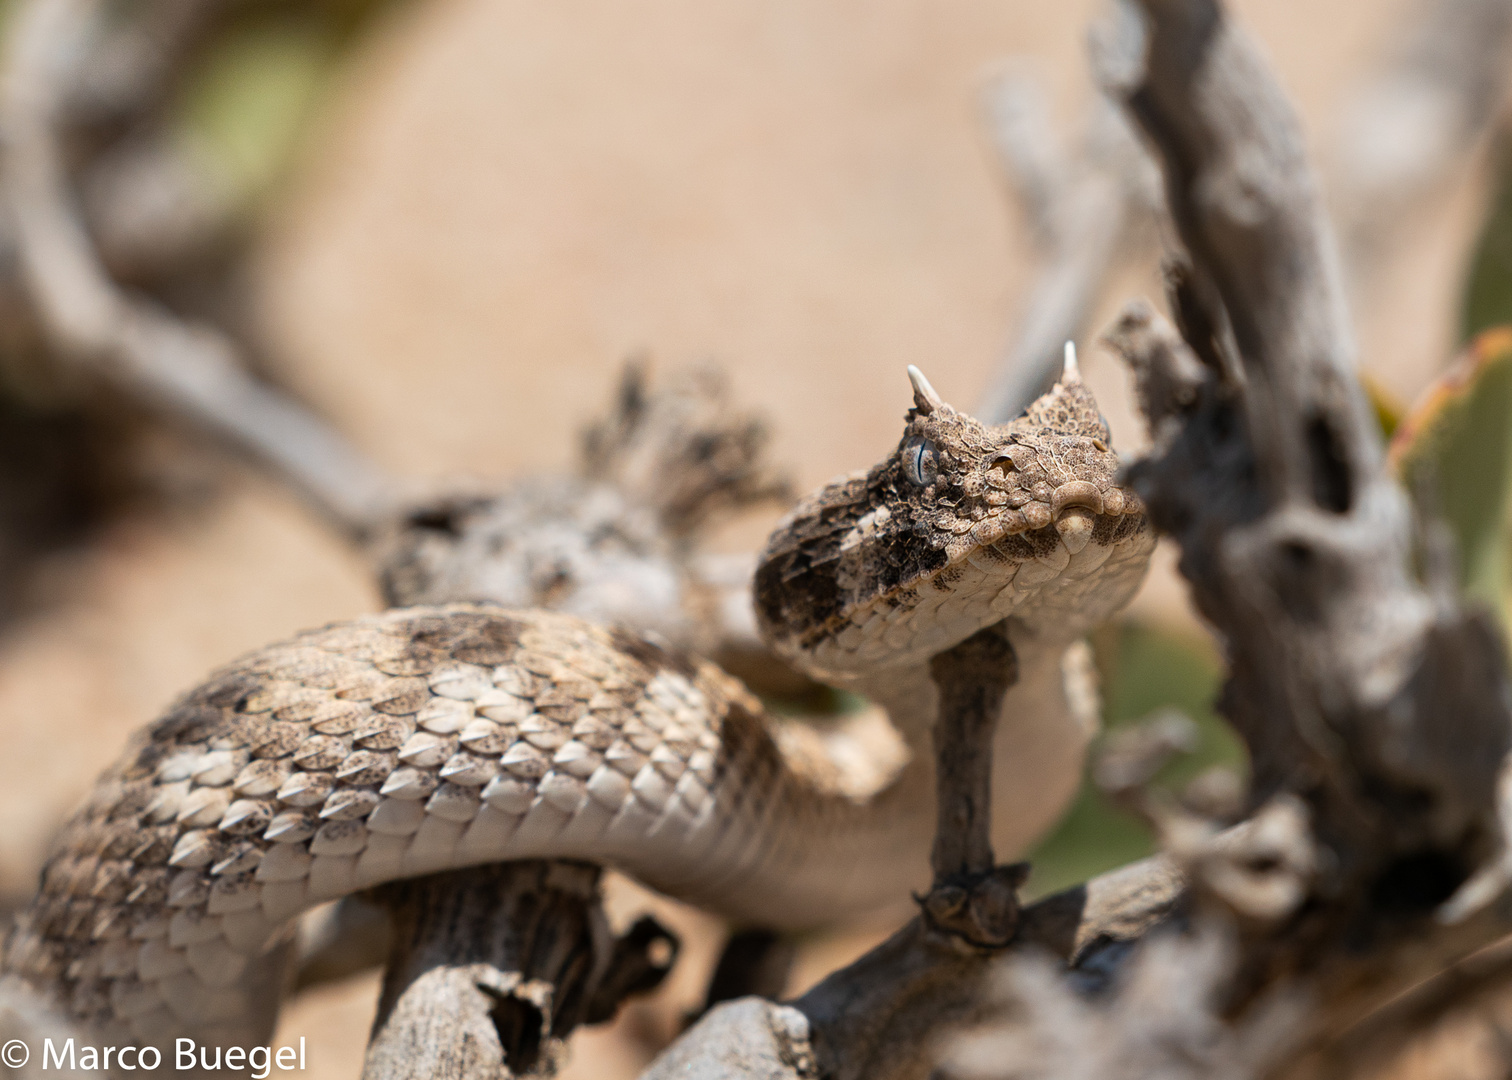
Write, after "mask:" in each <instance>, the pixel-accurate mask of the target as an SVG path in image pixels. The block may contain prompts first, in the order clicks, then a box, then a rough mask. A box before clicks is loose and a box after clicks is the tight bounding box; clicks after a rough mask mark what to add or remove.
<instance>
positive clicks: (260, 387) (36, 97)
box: [0, 0, 388, 536]
mask: <svg viewBox="0 0 1512 1080" xmlns="http://www.w3.org/2000/svg"><path fill="white" fill-rule="evenodd" d="M12 18H13V20H14V24H13V26H12V27H11V28H10V31H11V32H10V34H9V38H8V48H7V50H6V56H5V75H4V79H3V81H0V126H3V130H4V133H5V148H4V149H5V153H4V155H3V160H0V200H3V205H4V211H5V214H6V217H7V218H8V219H9V224H10V227H11V228H12V229H13V230H14V237H15V244H16V248H17V253H18V255H19V260H20V264H21V270H22V274H23V277H24V278H25V281H26V284H27V287H28V288H29V289H30V291H31V293H32V296H33V300H34V304H35V307H36V310H37V314H38V317H39V318H40V321H41V323H42V327H43V330H44V333H45V336H46V338H47V340H48V342H49V343H50V345H51V347H52V349H53V351H54V353H55V354H56V355H57V357H58V358H59V359H61V360H64V361H67V362H69V363H71V364H74V365H77V366H78V367H79V368H80V369H81V370H83V371H84V372H86V373H88V374H89V375H91V376H92V377H95V378H100V379H105V380H108V381H109V382H112V383H114V384H115V385H116V386H118V387H120V388H122V389H123V390H125V391H126V392H127V393H129V394H130V395H132V396H133V397H135V398H137V399H140V400H141V401H143V402H144V403H145V404H147V405H149V406H150V407H153V408H155V409H156V410H158V411H159V412H161V413H162V414H164V415H165V416H167V417H169V418H171V419H172V420H174V421H177V422H181V423H187V424H189V425H191V426H193V427H195V428H198V429H200V430H202V431H205V432H207V433H209V434H210V435H212V436H214V437H215V438H217V439H219V440H221V441H223V442H225V443H227V444H228V445H230V446H232V447H234V448H236V449H238V450H240V451H241V452H243V453H246V454H248V455H250V456H251V457H253V458H254V459H256V460H259V461H261V462H262V463H264V464H265V465H267V466H270V467H271V468H273V469H274V470H275V471H276V472H278V473H279V474H280V475H281V476H283V477H284V478H285V479H287V480H288V482H289V483H290V484H291V486H293V487H294V488H295V489H296V490H297V491H299V492H300V493H301V494H303V495H304V496H305V498H306V499H308V500H309V501H310V502H311V503H313V504H314V505H315V506H316V507H317V508H318V509H319V510H321V511H322V512H323V513H324V514H325V515H326V517H327V518H329V519H330V520H331V521H332V522H334V523H335V524H336V525H338V526H339V527H340V528H341V529H342V530H343V531H345V532H346V533H348V534H351V535H357V536H361V535H364V534H365V533H366V532H367V531H368V530H369V529H370V528H371V527H372V525H373V523H374V520H375V516H376V515H378V514H379V513H380V512H381V511H382V510H383V509H384V508H385V506H386V492H387V489H388V481H387V479H386V478H385V477H384V476H383V475H382V474H381V473H380V472H379V471H378V470H377V469H376V468H375V467H374V466H373V465H372V464H371V463H370V462H368V461H367V460H366V459H365V458H363V457H362V456H361V455H359V454H358V453H357V452H356V451H355V450H354V449H353V448H352V447H351V446H350V445H349V444H348V443H346V442H345V441H344V440H343V439H342V438H341V437H340V436H338V435H337V434H336V433H335V432H334V431H333V430H332V429H331V428H330V427H329V426H328V425H326V424H325V423H324V422H323V421H322V420H320V419H319V418H317V417H316V416H314V415H313V414H312V413H310V412H308V411H307V410H305V409H304V408H303V407H301V406H299V405H298V404H296V403H295V402H293V401H292V400H290V399H289V398H288V397H286V396H284V395H283V394H281V393H278V392H277V391H275V390H274V389H272V388H271V387H269V386H267V385H265V384H263V383H261V382H259V381H257V380H256V379H254V378H253V377H252V376H251V375H249V374H248V372H247V370H246V368H245V367H244V366H243V364H242V363H241V362H240V359H239V357H238V350H237V348H236V346H235V345H234V344H233V343H232V341H231V340H230V338H228V337H227V336H226V335H225V334H223V333H221V332H219V331H217V330H215V329H212V328H210V327H207V326H194V325H191V324H188V323H186V322H184V321H182V320H180V319H178V318H176V317H174V316H173V315H171V314H169V313H168V312H167V311H165V310H164V309H162V308H160V307H157V306H155V305H153V304H152V303H150V302H149V301H147V300H146V299H144V298H140V297H133V296H129V295H127V294H126V293H124V292H123V291H122V290H121V289H120V288H119V287H117V286H116V284H115V283H114V282H113V281H112V280H111V279H110V277H109V275H108V274H107V273H106V271H105V269H104V267H103V266H102V265H101V263H100V259H99V255H98V253H97V252H96V251H95V249H94V246H93V244H92V242H91V240H90V238H89V236H88V234H87V233H86V231H85V229H84V226H83V223H82V220H81V216H80V214H79V211H78V208H77V206H76V205H75V202H74V199H73V197H72V196H71V194H70V190H69V177H68V173H67V171H66V169H65V165H64V156H63V152H62V148H61V146H60V142H59V136H60V127H61V125H62V123H63V121H64V119H65V114H66V111H67V107H68V105H69V102H70V98H69V95H70V92H71V90H72V89H73V88H74V87H75V86H76V85H77V83H78V72H79V70H80V65H81V64H82V63H84V61H85V59H86V58H87V57H88V56H89V55H90V54H89V51H88V47H89V45H90V43H91V41H92V40H93V37H94V35H95V34H96V33H97V32H98V27H99V23H100V4H99V2H98V0H31V2H29V3H28V4H26V5H25V6H24V7H23V8H22V9H21V10H19V11H17V12H16V13H15V14H14V15H13V16H12ZM143 78H144V79H145V78H146V76H145V75H144V76H143ZM149 81H150V80H149ZM143 92H144V93H145V92H146V91H145V90H144V91H143Z"/></svg>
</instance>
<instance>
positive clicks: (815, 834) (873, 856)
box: [719, 624, 1097, 919]
mask: <svg viewBox="0 0 1512 1080" xmlns="http://www.w3.org/2000/svg"><path fill="white" fill-rule="evenodd" d="M1009 636H1010V640H1011V641H1013V643H1014V647H1015V652H1016V654H1017V658H1018V661H1019V672H1020V678H1019V680H1018V681H1017V682H1016V683H1015V684H1014V685H1013V686H1011V687H1010V688H1009V690H1008V692H1007V693H1006V694H1005V695H1004V698H1003V705H1002V711H1001V714H1000V718H999V722H998V726H997V731H996V734H995V738H994V742H993V751H992V752H993V791H992V794H993V800H992V801H993V818H992V838H993V847H994V851H995V852H996V854H997V856H998V858H999V859H1001V860H1003V861H1008V860H1011V859H1014V858H1018V857H1020V856H1022V855H1023V854H1024V853H1025V852H1026V851H1028V850H1029V848H1030V847H1031V846H1032V845H1033V844H1034V842H1035V841H1036V840H1038V839H1039V838H1040V837H1041V836H1043V835H1044V834H1045V833H1046V832H1047V831H1048V830H1049V829H1050V827H1051V826H1052V825H1054V823H1055V821H1056V820H1057V818H1059V816H1060V815H1061V813H1062V812H1063V811H1064V809H1065V808H1066V806H1067V805H1068V804H1069V802H1070V800H1071V798H1072V797H1073V796H1074V794H1075V792H1076V790H1077V787H1078V785H1079V783H1080V779H1081V771H1082V763H1083V759H1084V757H1085V753H1086V748H1087V745H1088V743H1089V741H1090V740H1091V738H1092V736H1093V734H1095V732H1096V729H1097V694H1096V689H1095V685H1096V684H1095V680H1094V677H1093V674H1092V670H1091V664H1090V653H1089V650H1088V649H1087V648H1086V646H1085V645H1084V644H1082V643H1081V642H1079V641H1077V642H1068V641H1066V640H1065V639H1064V638H1063V637H1060V638H1057V637H1052V636H1049V635H1036V634H1034V633H1033V632H1031V631H1030V630H1029V629H1028V628H1027V627H1024V626H1021V625H1014V624H1011V625H1010V634H1009ZM840 681H842V682H844V683H846V688H847V689H854V690H856V691H857V692H861V693H864V694H865V696H867V697H868V698H869V699H870V700H871V701H872V702H873V704H875V705H877V706H879V707H880V708H881V710H883V711H884V712H885V714H886V717H887V720H888V721H889V722H890V728H891V731H890V733H887V734H890V736H891V739H890V741H889V739H888V738H887V736H886V735H884V734H881V733H879V732H878V731H877V730H876V727H875V726H866V727H864V728H863V730H862V731H860V732H859V733H857V734H856V735H855V736H854V737H853V736H850V735H847V736H845V737H841V738H831V739H830V740H828V741H827V742H821V741H819V740H817V739H815V741H814V742H812V743H810V744H809V745H808V746H804V745H803V742H804V740H805V739H810V738H815V737H814V736H813V735H812V733H810V734H809V735H807V736H805V735H802V734H801V733H799V732H797V731H795V733H794V735H793V741H792V742H790V743H788V744H787V745H785V746H784V750H785V752H786V756H787V758H788V760H789V762H790V763H793V764H794V765H797V763H798V762H801V761H803V760H805V759H807V760H810V761H812V760H814V758H815V756H816V755H817V754H826V755H827V757H828V761H829V763H830V765H831V766H832V767H833V770H834V774H835V775H839V774H845V775H849V776H852V777H854V776H857V775H867V776H870V777H872V778H873V780H872V782H871V784H870V785H869V786H867V787H865V788H859V787H856V786H851V787H848V788H847V789H846V790H844V791H837V790H834V789H830V790H828V791H823V788H824V787H825V785H824V784H823V783H818V784H813V785H803V786H801V787H797V788H791V789H788V797H789V798H790V799H792V800H793V804H792V805H789V806H785V807H783V808H780V809H779V810H778V811H777V812H776V813H774V814H773V815H772V819H773V820H794V821H808V822H811V823H814V822H822V823H823V827H822V828H809V829H806V830H805V832H804V835H803V837H802V842H801V843H797V842H795V843H792V844H790V845H785V846H786V849H787V850H788V851H790V852H801V856H800V857H797V858H793V859H792V860H791V861H789V862H788V863H787V869H786V870H785V872H784V873H783V874H781V875H771V876H770V877H769V880H768V881H767V882H766V883H765V884H764V886H763V890H762V894H761V895H762V909H763V911H762V913H763V914H764V915H765V916H766V917H767V918H769V919H770V918H772V917H773V913H774V912H780V911H783V910H784V909H787V908H791V909H792V911H793V912H794V913H797V912H800V911H803V910H812V900H813V897H814V896H815V895H818V894H820V893H823V894H824V895H825V896H826V904H825V907H826V910H827V912H828V913H829V915H830V916H831V917H835V916H838V915H844V914H847V913H858V912H862V911H865V910H866V909H868V908H876V907H877V905H878V903H879V901H883V900H885V898H887V897H889V896H891V897H895V898H897V899H898V900H900V901H902V900H903V899H904V898H906V897H907V896H908V895H909V894H910V893H911V892H915V891H918V890H920V889H922V888H924V887H926V886H927V885H928V880H929V846H930V843H931V842H932V840H933V836H934V829H935V765H934V760H935V759H934V748H933V733H934V727H935V720H936V715H937V710H938V700H939V694H938V690H937V688H936V686H935V683H934V680H933V678H932V677H931V675H930V672H929V666H928V664H925V663H917V664H910V665H905V666H901V667H898V668H894V669H891V670H887V671H883V672H877V673H875V674H874V675H873V676H871V677H870V678H868V679H866V680H865V681H864V682H863V681H862V680H860V679H859V678H858V679H856V680H854V681H851V680H840ZM863 762H864V763H863ZM799 771H805V770H803V769H802V768H801V767H800V770H799ZM810 775H813V773H811V774H810ZM821 792H822V793H821ZM800 803H801V804H802V805H799V804H800ZM738 891H739V890H732V891H731V898H725V897H721V898H719V906H721V907H726V908H727V907H728V906H729V904H730V903H731V902H736V903H737V904H738V898H735V894H736V893H737V892H738Z"/></svg>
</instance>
